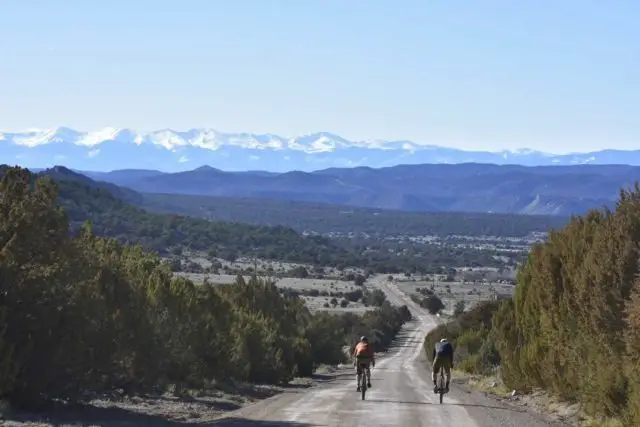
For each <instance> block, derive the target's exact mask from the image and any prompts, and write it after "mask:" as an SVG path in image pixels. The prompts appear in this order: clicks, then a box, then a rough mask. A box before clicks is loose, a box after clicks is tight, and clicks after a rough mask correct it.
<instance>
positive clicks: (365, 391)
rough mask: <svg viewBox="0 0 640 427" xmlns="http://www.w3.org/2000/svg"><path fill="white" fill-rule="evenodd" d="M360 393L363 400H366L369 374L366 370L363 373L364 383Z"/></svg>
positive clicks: (361, 385)
mask: <svg viewBox="0 0 640 427" xmlns="http://www.w3.org/2000/svg"><path fill="white" fill-rule="evenodd" d="M360 392H361V393H362V400H364V396H365V394H366V393H367V372H366V371H364V370H363V372H362V383H361V384H360Z"/></svg>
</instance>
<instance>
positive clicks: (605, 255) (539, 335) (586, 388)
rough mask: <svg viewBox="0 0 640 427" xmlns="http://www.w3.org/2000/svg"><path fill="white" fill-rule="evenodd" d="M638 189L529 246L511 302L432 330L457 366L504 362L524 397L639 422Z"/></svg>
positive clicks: (485, 368)
mask: <svg viewBox="0 0 640 427" xmlns="http://www.w3.org/2000/svg"><path fill="white" fill-rule="evenodd" d="M639 253H640V188H639V187H638V186H637V185H636V186H635V188H634V189H632V190H629V191H626V190H625V191H622V192H621V194H620V198H619V200H618V202H617V204H616V207H615V210H612V211H609V210H593V211H591V212H589V213H588V214H586V215H585V216H582V217H574V218H573V219H572V220H571V221H570V223H569V224H568V225H567V226H566V227H565V228H564V229H561V230H559V231H557V232H552V233H551V234H550V236H549V239H548V241H547V242H546V243H544V244H537V245H535V246H534V247H533V248H532V251H531V253H530V254H529V256H528V259H527V261H526V263H525V264H524V265H523V266H522V268H521V269H520V271H519V274H518V280H517V287H516V291H515V295H514V297H513V299H509V300H506V301H502V302H490V303H484V304H481V305H479V306H477V307H475V308H474V309H472V310H470V311H469V312H465V313H463V314H461V315H459V316H458V317H457V318H456V319H455V320H453V321H451V322H450V323H448V324H446V325H441V326H440V327H438V328H437V329H436V330H434V331H433V332H432V333H430V334H429V336H428V337H427V339H426V341H425V348H426V349H427V350H428V351H427V355H428V356H429V357H430V356H431V351H430V349H431V348H432V345H433V343H434V342H435V340H436V339H438V338H439V337H440V336H442V335H443V334H444V335H446V336H448V337H450V338H451V339H453V340H454V343H455V347H456V352H457V354H456V364H457V367H459V368H460V369H462V370H465V371H467V372H472V373H480V374H486V373H490V372H491V370H492V369H493V368H494V367H496V366H498V365H499V366H500V371H501V376H502V380H503V381H504V383H505V384H506V385H507V386H508V387H509V388H510V389H515V390H519V391H527V390H532V389H544V390H547V391H549V392H551V393H552V394H554V395H555V396H557V397H558V398H560V399H562V400H565V401H568V402H578V403H580V404H581V407H582V408H583V410H584V411H585V412H586V413H587V414H589V415H591V416H594V417H601V418H603V419H605V418H618V419H620V420H622V422H623V423H624V425H628V426H636V425H640V280H638V273H639V272H640V264H639V259H638V255H639Z"/></svg>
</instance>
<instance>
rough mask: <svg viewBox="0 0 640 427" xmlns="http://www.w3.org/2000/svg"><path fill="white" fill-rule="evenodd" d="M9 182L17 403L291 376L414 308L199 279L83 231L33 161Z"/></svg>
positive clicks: (11, 337)
mask: <svg viewBox="0 0 640 427" xmlns="http://www.w3.org/2000/svg"><path fill="white" fill-rule="evenodd" d="M0 195H1V196H2V197H1V198H0V243H1V244H0V397H1V398H5V399H8V400H9V401H10V402H11V403H13V404H15V405H17V406H22V407H33V406H37V405H38V404H39V403H42V402H47V401H50V400H51V399H72V400H78V399H80V400H81V399H82V398H83V396H86V395H87V393H101V392H110V391H113V390H116V389H119V390H122V391H123V392H124V393H125V394H128V395H131V394H136V393H142V392H154V391H155V392H161V391H164V390H166V389H167V388H168V387H172V388H173V389H175V391H176V394H180V393H181V392H182V390H184V389H187V388H189V389H193V388H201V387H204V386H206V385H207V384H208V383H211V382H214V381H245V382H258V383H265V384H282V383H286V382H287V381H289V380H291V379H292V378H293V377H294V376H309V375H311V373H312V372H313V370H314V368H315V367H316V366H318V365H319V364H336V363H339V362H341V361H343V360H344V352H343V351H342V349H343V347H344V346H345V345H349V344H351V343H352V341H353V340H354V339H355V338H356V337H357V336H358V335H362V334H367V335H369V336H370V337H372V338H373V344H374V346H375V348H376V349H377V350H378V351H381V350H384V349H385V348H386V347H387V346H388V345H389V343H390V342H391V340H392V339H393V338H394V336H395V335H396V333H397V332H398V331H399V329H400V328H401V326H402V324H403V323H404V322H405V321H407V320H409V319H410V317H411V314H410V313H409V311H408V309H407V307H406V306H405V307H393V306H391V305H390V304H389V303H388V302H387V301H382V302H380V304H376V307H375V309H373V310H371V311H369V312H367V313H365V314H364V315H363V316H356V315H353V314H345V315H335V314H326V313H318V314H312V313H311V312H310V311H309V310H308V309H307V308H306V307H305V305H304V303H303V302H302V301H301V300H300V298H299V297H298V296H297V295H291V294H285V295H283V292H281V290H280V289H279V288H277V287H276V286H275V285H274V284H273V283H270V282H267V281H265V280H262V279H259V278H256V277H252V278H250V279H249V280H245V279H244V278H242V277H238V278H237V280H236V282H235V283H234V284H228V285H218V286H215V287H214V286H212V285H210V284H208V283H204V284H203V285H200V286H196V285H194V283H193V282H191V281H190V280H188V279H186V278H184V277H178V276H174V275H173V274H172V272H171V269H170V266H169V265H168V263H165V262H163V261H161V259H160V257H159V256H158V255H157V254H155V253H150V252H146V251H145V250H144V249H143V248H142V247H141V246H139V245H136V246H131V245H126V244H123V243H121V242H118V241H117V240H115V239H111V238H107V237H100V236H97V235H96V234H94V232H93V231H92V230H91V226H89V225H88V224H84V225H83V226H82V227H80V228H79V229H78V230H77V231H76V232H75V233H71V229H70V224H69V220H68V217H67V214H66V212H65V211H64V210H63V209H62V208H61V207H59V206H58V189H57V186H56V184H55V183H54V182H52V181H51V180H50V179H49V178H36V176H35V175H32V174H31V173H29V171H27V170H26V169H20V168H8V169H5V170H4V175H3V177H2V180H1V181H0ZM169 228H170V227H169ZM312 344H313V345H312Z"/></svg>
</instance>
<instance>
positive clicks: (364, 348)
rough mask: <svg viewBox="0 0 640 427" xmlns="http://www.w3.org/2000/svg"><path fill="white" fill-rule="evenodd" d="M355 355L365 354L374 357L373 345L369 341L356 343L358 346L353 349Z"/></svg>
mask: <svg viewBox="0 0 640 427" xmlns="http://www.w3.org/2000/svg"><path fill="white" fill-rule="evenodd" d="M353 355H354V356H355V357H358V356H365V357H373V350H372V349H371V346H370V345H369V343H367V342H359V343H358V344H356V348H355V349H354V350H353Z"/></svg>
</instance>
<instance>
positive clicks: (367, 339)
mask: <svg viewBox="0 0 640 427" xmlns="http://www.w3.org/2000/svg"><path fill="white" fill-rule="evenodd" d="M360 341H365V342H366V341H369V338H367V337H365V336H364V335H363V336H361V337H360Z"/></svg>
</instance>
